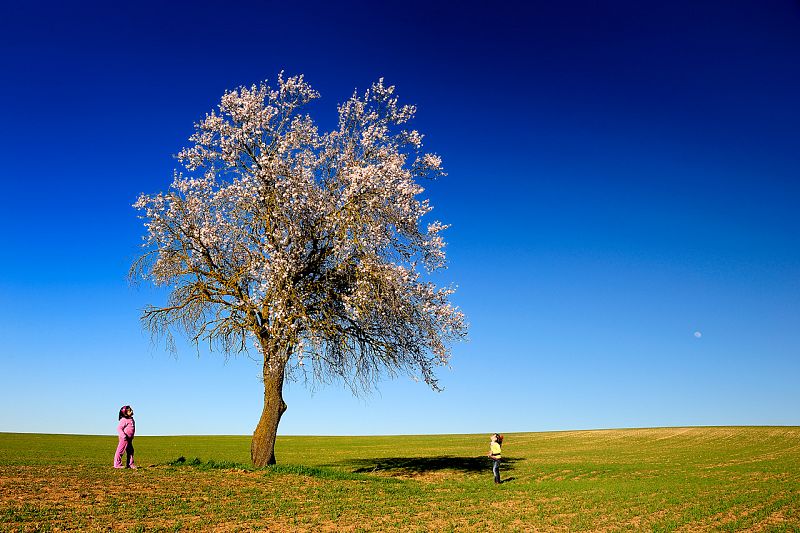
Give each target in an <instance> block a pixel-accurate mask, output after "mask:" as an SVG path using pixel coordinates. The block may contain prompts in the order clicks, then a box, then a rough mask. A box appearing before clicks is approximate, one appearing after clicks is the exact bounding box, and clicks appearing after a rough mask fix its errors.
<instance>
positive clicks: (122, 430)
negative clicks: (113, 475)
mask: <svg viewBox="0 0 800 533" xmlns="http://www.w3.org/2000/svg"><path fill="white" fill-rule="evenodd" d="M135 433H136V422H134V421H133V409H131V406H130V405H123V406H122V408H121V409H120V410H119V425H118V426H117V435H118V436H119V444H118V445H117V453H116V454H115V455H114V468H136V465H135V464H134V462H133V436H134V434H135ZM123 453H125V454H127V457H126V461H125V464H124V465H123V464H122V454H123Z"/></svg>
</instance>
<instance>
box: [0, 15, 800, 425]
mask: <svg viewBox="0 0 800 533" xmlns="http://www.w3.org/2000/svg"><path fill="white" fill-rule="evenodd" d="M16 4H22V3H16ZM74 4H77V5H74ZM165 4H166V3H165ZM170 4H172V6H164V5H160V4H159V3H144V2H135V3H131V4H127V5H124V6H122V5H113V6H112V4H110V3H108V2H105V3H97V4H89V3H86V2H77V3H58V4H55V3H53V4H49V3H46V2H30V3H26V6H27V7H21V6H20V5H13V6H11V5H8V3H6V4H4V6H3V7H2V8H0V47H1V52H0V75H1V76H2V84H0V102H2V103H3V111H2V118H0V125H1V126H2V127H1V128H0V156H2V161H3V164H2V166H0V176H2V190H3V193H2V209H0V223H2V227H3V228H4V230H3V241H2V246H0V339H1V340H2V342H0V363H2V367H1V369H0V431H22V432H47V433H89V434H112V433H114V430H115V427H116V422H117V420H116V416H115V414H116V412H117V409H118V408H119V406H120V405H122V404H132V405H133V406H134V408H135V410H136V420H137V429H138V430H139V432H140V433H141V434H151V435H153V434H247V433H251V432H252V430H253V429H254V427H255V424H256V422H257V420H258V416H259V414H260V411H261V398H262V390H261V383H260V382H259V373H260V365H259V363H258V362H257V361H255V360H252V359H249V358H247V357H238V358H233V359H230V360H228V361H225V360H224V358H223V357H221V356H220V355H219V354H217V353H209V352H208V351H207V350H205V349H201V350H200V351H199V352H197V351H196V350H195V349H194V348H192V347H191V346H184V347H182V348H181V349H180V351H179V353H178V356H177V358H176V357H174V356H172V355H170V354H169V353H167V352H166V351H165V350H164V349H163V347H161V346H158V345H155V346H154V345H152V344H151V342H150V339H149V337H148V335H147V334H146V333H144V332H143V331H142V329H141V327H140V323H139V321H138V317H139V314H140V312H141V309H142V308H143V307H144V306H145V305H147V304H148V303H158V302H162V301H164V299H165V297H166V294H165V293H164V292H160V291H156V290H154V289H151V288H148V287H146V286H145V287H138V288H136V287H131V286H129V285H128V283H127V281H126V274H127V269H128V267H129V265H130V263H131V261H132V260H133V258H134V257H135V256H136V255H137V253H138V252H139V244H140V242H141V237H142V235H143V232H144V229H143V227H142V223H141V221H140V220H139V219H138V218H137V213H136V211H135V210H134V209H133V208H132V207H131V204H132V203H133V202H134V201H135V199H136V197H137V196H138V194H139V193H141V192H148V193H153V192H157V191H161V190H165V189H166V188H167V187H168V185H169V183H170V181H171V173H172V169H173V168H174V167H175V165H176V161H175V160H174V159H173V158H172V154H175V153H177V152H178V151H179V150H180V149H181V148H182V147H183V146H185V145H186V144H187V143H188V141H187V138H188V136H189V135H190V134H191V132H192V124H193V123H194V122H195V121H196V120H198V119H200V118H202V117H203V116H204V114H205V113H206V112H208V111H210V110H211V109H212V107H214V106H215V105H216V104H217V103H218V100H219V97H220V96H221V95H222V93H223V92H224V91H225V90H226V89H232V88H235V87H237V86H239V85H243V84H248V85H249V84H252V83H257V82H258V81H259V80H263V79H270V80H274V79H275V76H276V74H277V73H278V72H279V71H281V70H285V72H286V73H287V75H292V74H299V73H303V74H305V76H306V79H307V80H308V81H309V82H310V83H311V84H312V85H313V86H314V87H315V88H316V89H317V90H319V91H320V92H321V93H322V99H321V100H320V101H318V102H316V103H315V104H314V106H313V108H312V109H311V112H312V113H314V115H315V117H316V118H317V120H318V121H319V122H320V123H321V124H322V125H323V126H325V125H330V124H332V123H333V121H334V120H335V106H336V104H337V103H338V102H341V101H343V100H345V99H346V98H347V97H348V96H349V95H350V94H351V93H352V91H353V89H355V88H358V89H359V90H360V91H361V90H364V89H365V88H366V87H368V86H369V84H370V83H371V82H373V81H375V80H376V79H377V78H379V77H384V78H385V79H386V82H387V83H389V84H393V85H396V86H397V91H398V94H399V95H400V97H401V100H402V101H404V102H406V103H415V104H417V106H418V108H419V112H418V119H417V120H416V122H415V126H416V127H417V128H418V129H420V130H421V131H422V132H423V133H425V134H426V142H427V144H426V146H427V147H428V148H429V149H431V150H434V151H436V152H438V153H439V154H441V155H442V157H443V159H444V162H445V166H446V168H447V170H448V172H449V175H448V176H447V177H446V178H443V179H441V180H439V181H437V182H434V183H430V184H427V191H426V195H427V196H428V197H429V198H430V199H431V202H432V204H433V205H434V206H435V210H434V215H435V217H436V218H439V219H441V220H442V221H444V222H446V223H450V224H452V228H451V229H450V230H448V231H447V232H446V238H447V241H448V257H449V259H450V266H449V269H448V270H447V271H446V272H444V273H443V274H442V275H441V276H439V278H440V279H441V281H442V282H445V283H450V282H452V283H454V284H456V285H458V288H459V290H458V292H457V293H456V295H455V297H454V301H455V303H456V304H457V305H459V306H460V307H461V308H462V309H463V310H464V311H465V313H466V314H467V317H468V320H469V322H470V324H471V328H470V340H469V342H466V343H462V344H459V345H456V346H455V347H454V350H453V359H452V367H451V368H450V369H442V370H441V371H440V372H439V375H440V378H441V383H442V385H444V387H445V391H444V392H442V393H434V392H432V391H430V390H428V389H426V387H425V385H424V384H421V383H414V382H413V381H411V380H410V379H408V378H405V377H400V378H398V379H395V380H388V381H384V382H382V383H381V384H380V385H379V392H377V393H375V394H374V395H372V396H369V397H365V398H354V397H353V396H352V395H351V394H350V392H349V391H348V390H346V389H344V388H342V387H339V386H327V387H321V388H318V389H316V390H309V389H307V388H306V387H305V386H304V385H303V384H302V383H292V384H289V386H288V388H287V391H286V394H285V396H286V401H287V403H288V405H289V410H288V411H287V412H286V414H285V415H284V417H283V420H282V422H281V426H280V428H279V433H280V434H406V433H411V434H418V433H472V432H484V433H487V432H493V431H504V432H510V431H543V430H560V429H590V428H609V427H651V426H676V425H728V424H735V425H740V424H741V425H751V424H754V425H773V424H775V425H784V424H788V425H798V424H800V387H798V385H797V384H798V376H800V357H799V356H800V219H798V206H800V98H798V95H800V4H798V3H797V2H793V1H788V0H787V1H770V0H766V1H764V0H761V1H755V0H753V1H750V2H747V1H743V2H727V1H722V0H720V1H716V2H705V1H697V0H691V1H677V2H642V1H640V0H635V1H634V0H631V1H628V2H618V1H610V2H588V1H585V2H577V1H575V2H572V1H566V2H524V3H523V2H519V3H508V4H506V5H505V7H489V5H488V3H485V4H481V3H471V2H458V3H454V2H450V3H446V4H445V3H442V4H441V5H438V6H437V5H431V4H429V3H427V2H424V3H423V2H403V3H400V4H390V3H379V2H374V3H372V2H364V3H345V4H340V5H332V3H327V2H325V3H316V2H311V3H309V2H303V3H302V6H298V7H289V5H290V4H293V3H291V2H263V3H253V4H248V3H237V4H236V5H235V6H234V5H228V6H227V7H221V3H220V7H216V6H213V5H210V4H209V5H204V4H203V3H198V2H193V3H191V4H189V3H186V5H185V6H179V5H178V3H170Z"/></svg>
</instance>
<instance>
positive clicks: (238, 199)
mask: <svg viewBox="0 0 800 533" xmlns="http://www.w3.org/2000/svg"><path fill="white" fill-rule="evenodd" d="M318 97H319V94H318V93H317V92H316V91H314V90H313V89H312V88H311V86H310V85H309V84H308V83H306V82H305V81H304V79H303V77H302V76H296V77H290V78H286V79H284V77H283V75H282V74H281V75H279V76H278V80H277V87H276V88H274V89H273V88H271V87H270V86H268V85H267V83H266V82H263V83H261V84H259V85H258V86H255V85H254V86H252V87H250V88H249V89H248V88H246V87H240V88H239V89H237V90H234V91H229V92H226V93H225V94H224V96H223V97H222V100H221V102H220V104H219V110H214V111H212V112H211V113H209V114H207V115H206V117H205V118H204V119H203V120H201V121H200V122H198V123H197V124H195V133H194V134H193V135H192V136H191V137H190V138H189V140H190V142H191V144H190V146H189V147H187V148H185V149H183V150H182V151H181V152H180V153H179V154H178V156H177V158H178V160H179V161H180V163H181V164H182V165H183V167H185V171H183V170H182V171H177V170H176V171H175V175H174V180H173V182H172V185H171V187H170V189H169V190H168V192H165V193H159V194H155V195H147V194H142V195H141V196H140V197H139V199H138V201H137V202H136V203H135V204H134V207H136V208H137V209H139V210H140V211H141V212H142V215H141V218H142V219H144V221H145V227H146V229H147V231H146V235H145V239H144V240H145V242H144V244H143V246H144V253H143V255H142V256H141V257H139V258H138V259H137V260H136V261H135V262H134V264H133V265H132V267H131V277H132V278H139V279H140V278H144V279H146V280H149V281H151V282H153V283H154V284H155V285H157V286H164V287H169V290H170V292H169V298H168V301H167V303H166V304H165V305H161V306H149V307H147V308H146V309H145V310H144V312H143V315H142V322H143V324H144V326H145V328H146V329H148V330H150V332H151V333H152V334H153V335H154V337H156V338H161V337H163V338H165V339H166V342H167V345H168V346H169V347H170V348H172V349H174V343H173V338H172V335H171V332H172V331H182V332H183V333H185V334H187V335H188V336H189V338H191V339H192V340H193V342H194V343H195V344H197V343H200V342H208V343H209V344H210V345H211V346H212V347H216V348H218V349H220V350H221V351H222V352H223V353H224V354H225V355H226V356H228V355H233V354H236V353H239V352H246V351H249V350H252V349H255V350H256V351H257V352H258V353H259V354H260V355H261V356H263V361H264V363H263V381H264V409H263V411H262V414H261V419H260V420H259V422H258V425H257V426H256V429H255V432H254V433H253V440H252V445H251V457H252V461H253V463H254V464H255V465H256V466H264V465H266V464H274V463H275V452H274V448H275V436H276V433H277V429H278V423H279V421H280V419H281V416H282V415H283V413H284V411H285V410H286V404H285V402H284V400H283V394H282V390H283V384H284V381H285V380H286V379H292V378H298V377H304V378H305V379H306V380H309V379H311V380H319V381H323V382H328V381H331V380H334V379H337V378H338V379H341V380H343V381H344V382H345V383H346V384H348V385H349V386H350V387H351V388H352V389H353V391H354V392H355V393H358V392H359V391H363V390H369V389H370V388H371V387H372V385H374V384H375V382H376V381H377V379H378V377H379V376H380V375H381V374H383V373H387V374H389V375H395V374H396V373H397V372H398V371H403V372H407V373H409V374H410V375H412V376H413V377H417V376H419V377H421V378H422V379H424V380H425V382H426V383H427V384H428V385H429V386H430V387H432V388H433V389H434V390H438V389H439V387H438V386H437V380H436V377H435V375H434V372H433V371H434V368H435V367H436V366H437V365H444V364H446V363H447V362H448V360H449V357H450V350H449V344H450V343H452V342H453V341H455V340H457V339H460V338H463V337H464V336H465V335H466V326H465V322H464V316H463V314H462V313H461V312H460V311H459V310H458V308H456V307H453V306H452V305H451V304H450V303H449V301H448V299H449V297H450V295H451V294H452V293H453V290H452V289H450V288H437V287H436V286H435V285H434V284H433V283H432V282H431V281H430V277H429V274H430V273H431V272H433V271H435V270H437V269H440V268H442V267H443V266H444V264H445V254H444V241H443V240H442V237H441V235H440V233H441V231H442V230H444V229H445V228H446V227H447V226H445V225H443V224H441V223H440V222H432V223H429V224H427V226H426V227H425V228H424V229H423V228H422V226H421V219H422V217H423V216H425V215H426V214H427V213H429V212H430V211H431V207H430V205H429V203H428V201H427V200H420V199H418V198H417V197H418V196H419V195H420V193H422V192H423V188H422V187H421V186H420V185H419V184H418V183H417V182H418V180H420V179H422V178H435V177H437V176H439V175H443V174H444V173H443V171H442V167H441V159H440V158H439V157H438V156H436V155H434V154H431V153H425V152H423V151H422V150H421V148H422V135H421V134H420V133H419V132H417V131H415V130H410V129H407V127H406V124H407V123H408V121H409V120H410V119H411V118H412V117H413V116H414V113H415V111H416V110H415V108H414V107H413V106H409V105H403V106H399V105H398V103H397V98H396V97H395V96H394V87H391V86H390V87H387V86H385V85H384V84H383V80H382V79H381V80H379V81H378V82H377V83H375V84H373V85H372V87H371V88H370V89H369V90H367V91H366V92H365V93H364V94H363V95H362V96H359V95H358V94H357V93H354V94H353V96H352V97H351V98H350V99H349V100H348V101H347V102H345V103H344V104H341V105H340V106H339V107H338V111H339V124H338V128H337V129H335V130H334V131H330V132H328V133H320V132H319V131H318V129H317V127H316V126H315V124H314V122H313V120H312V119H311V117H310V116H308V115H307V114H301V111H302V109H303V106H304V105H305V104H308V103H309V102H311V101H312V100H314V99H316V98H318ZM184 172H185V173H184Z"/></svg>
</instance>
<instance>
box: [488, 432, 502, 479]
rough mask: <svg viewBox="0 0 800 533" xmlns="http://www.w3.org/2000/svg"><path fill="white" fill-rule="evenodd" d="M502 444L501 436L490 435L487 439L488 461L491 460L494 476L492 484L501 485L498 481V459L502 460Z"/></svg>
mask: <svg viewBox="0 0 800 533" xmlns="http://www.w3.org/2000/svg"><path fill="white" fill-rule="evenodd" d="M502 444H503V436H502V435H499V434H497V433H492V436H491V437H490V439H489V459H491V460H492V473H493V474H494V482H495V483H496V484H498V485H499V484H500V483H502V481H500V459H501V458H502V453H501V448H500V446H501V445H502Z"/></svg>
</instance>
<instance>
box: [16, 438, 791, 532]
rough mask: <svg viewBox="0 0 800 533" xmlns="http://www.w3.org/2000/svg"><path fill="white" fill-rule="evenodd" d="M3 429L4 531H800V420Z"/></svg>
mask: <svg viewBox="0 0 800 533" xmlns="http://www.w3.org/2000/svg"><path fill="white" fill-rule="evenodd" d="M135 444H136V450H137V453H136V457H137V463H138V464H139V465H140V466H141V467H142V468H140V469H139V470H135V471H118V470H114V469H113V468H111V461H112V455H113V453H114V449H115V446H116V438H115V437H98V436H69V435H25V434H7V433H6V434H0V530H10V531H16V530H21V531H40V530H47V529H48V528H50V529H80V530H96V529H107V528H109V527H111V528H114V529H120V530H131V531H133V530H163V531H171V530H182V529H183V530H185V529H195V530H202V529H213V528H227V529H232V530H237V529H242V530H248V529H259V528H270V529H272V528H275V529H287V530H310V529H313V530H320V529H323V530H324V529H331V530H332V529H337V530H352V531H357V530H386V529H400V530H407V531H427V530H445V531H446V530H452V529H458V530H487V529H494V528H503V529H507V530H526V529H540V530H550V531H552V530H555V531H557V530H562V531H576V530H597V529H605V530H610V531H614V530H630V531H635V530H648V531H673V530H685V529H690V530H709V531H712V530H713V531H718V530H723V531H725V530H729V531H736V530H748V529H763V530H768V531H780V530H786V531H795V530H798V529H800V428H796V427H773V428H769V427H741V428H664V429H642V430H637V429H632V430H608V431H583V432H556V433H520V434H509V435H506V441H505V443H504V446H503V453H504V457H505V458H506V462H505V463H504V464H503V469H502V477H503V479H504V480H505V482H504V483H503V484H502V485H500V486H495V485H494V484H493V483H492V478H491V471H490V465H489V461H488V459H486V458H485V456H484V454H485V453H486V449H487V447H488V435H436V436H399V437H279V439H278V443H277V447H276V455H277V457H278V461H279V465H277V466H272V467H268V468H264V469H257V468H253V467H252V466H251V465H250V464H249V446H250V439H249V437H239V436H231V437H220V436H213V437H137V438H136V441H135Z"/></svg>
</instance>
